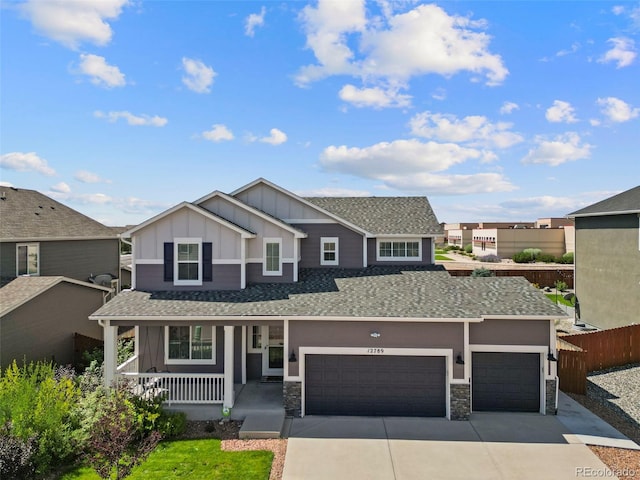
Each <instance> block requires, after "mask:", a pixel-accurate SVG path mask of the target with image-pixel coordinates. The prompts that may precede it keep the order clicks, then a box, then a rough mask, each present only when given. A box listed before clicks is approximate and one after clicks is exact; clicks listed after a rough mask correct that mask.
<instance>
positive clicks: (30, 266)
mask: <svg viewBox="0 0 640 480" xmlns="http://www.w3.org/2000/svg"><path fill="white" fill-rule="evenodd" d="M20 275H40V244H38V243H18V244H17V245H16V276H18V277H19V276H20Z"/></svg>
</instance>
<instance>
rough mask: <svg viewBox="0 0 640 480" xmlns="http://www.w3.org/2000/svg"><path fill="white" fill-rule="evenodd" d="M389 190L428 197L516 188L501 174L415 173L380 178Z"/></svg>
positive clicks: (494, 191) (508, 190) (502, 190)
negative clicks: (422, 194) (423, 193)
mask: <svg viewBox="0 0 640 480" xmlns="http://www.w3.org/2000/svg"><path fill="white" fill-rule="evenodd" d="M380 180H383V181H384V182H385V184H386V185H387V186H389V187H391V188H396V189H398V190H405V191H409V192H426V193H427V194H428V195H471V194H476V193H496V192H510V191H512V190H515V189H516V187H515V185H513V184H512V183H511V182H509V180H507V179H506V178H505V177H504V176H503V175H502V174H499V173H476V174H472V175H441V174H440V175H434V174H431V173H416V174H414V175H411V176H399V175H386V176H384V178H381V179H380Z"/></svg>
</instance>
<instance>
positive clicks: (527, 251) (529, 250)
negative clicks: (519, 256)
mask: <svg viewBox="0 0 640 480" xmlns="http://www.w3.org/2000/svg"><path fill="white" fill-rule="evenodd" d="M522 252H523V253H525V254H527V255H530V256H531V260H536V259H537V258H538V255H540V254H541V253H542V250H540V249H539V248H525V249H524V250H523V251H522Z"/></svg>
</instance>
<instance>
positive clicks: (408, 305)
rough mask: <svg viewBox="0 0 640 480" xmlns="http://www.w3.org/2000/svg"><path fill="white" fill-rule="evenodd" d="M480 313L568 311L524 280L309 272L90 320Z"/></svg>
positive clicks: (167, 297) (157, 298) (139, 300)
mask: <svg viewBox="0 0 640 480" xmlns="http://www.w3.org/2000/svg"><path fill="white" fill-rule="evenodd" d="M247 315H249V316H253V315H256V316H305V317H307V316H311V317H355V318H359V317H367V318H371V317H378V318H379V317H396V318H398V317H402V318H479V317H480V316H483V315H484V316H487V315H510V316H538V315H541V316H558V317H566V314H565V313H564V312H563V311H562V310H561V309H560V308H559V307H558V306H557V305H555V304H554V303H552V302H550V301H549V300H548V299H547V298H546V297H545V296H544V294H543V293H542V292H540V291H538V290H536V289H535V288H534V287H533V286H531V285H530V284H529V282H527V281H526V280H525V279H524V278H521V277H489V278H472V277H451V276H449V274H448V273H447V272H446V271H444V269H442V267H439V266H433V267H430V268H425V267H422V268H418V267H416V268H407V267H379V266H376V267H369V268H366V269H357V270H346V269H326V270H324V269H302V270H301V273H300V281H299V282H298V283H294V284H255V285H250V286H248V287H247V288H246V289H244V290H238V291H197V292H194V291H166V292H144V291H131V292H122V293H120V294H119V295H117V296H116V297H115V298H114V299H113V300H111V301H109V302H108V303H107V304H106V305H104V306H103V307H101V308H100V309H99V310H98V311H97V312H95V313H94V314H93V315H92V316H91V318H131V319H135V318H136V317H138V318H140V317H146V318H149V317H153V318H160V317H163V316H172V317H173V316H175V317H199V318H208V319H215V317H229V316H237V317H240V316H247Z"/></svg>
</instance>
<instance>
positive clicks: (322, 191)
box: [295, 187, 371, 197]
mask: <svg viewBox="0 0 640 480" xmlns="http://www.w3.org/2000/svg"><path fill="white" fill-rule="evenodd" d="M295 193H296V195H298V196H300V197H368V196H370V195H371V193H369V192H368V191H366V190H354V189H351V188H336V187H325V188H317V189H314V190H302V191H300V190H298V191H296V192H295Z"/></svg>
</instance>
